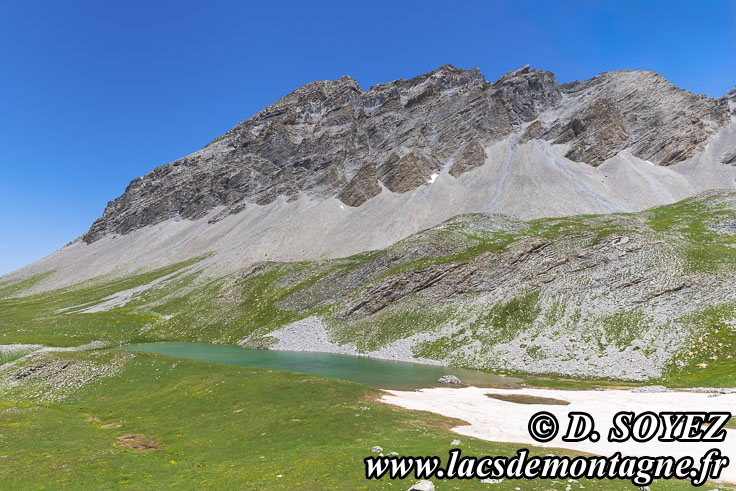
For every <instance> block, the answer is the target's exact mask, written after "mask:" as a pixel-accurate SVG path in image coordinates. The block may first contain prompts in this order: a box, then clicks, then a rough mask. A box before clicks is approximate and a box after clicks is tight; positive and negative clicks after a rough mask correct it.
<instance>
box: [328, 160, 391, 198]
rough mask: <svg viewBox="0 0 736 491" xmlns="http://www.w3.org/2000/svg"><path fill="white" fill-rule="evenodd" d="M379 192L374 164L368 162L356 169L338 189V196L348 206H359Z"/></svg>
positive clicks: (379, 187)
mask: <svg viewBox="0 0 736 491" xmlns="http://www.w3.org/2000/svg"><path fill="white" fill-rule="evenodd" d="M380 192H381V186H380V185H379V184H378V177H377V176H376V164H374V163H373V162H369V163H367V164H365V165H364V166H363V167H361V168H360V170H358V173H357V174H355V176H353V178H352V179H351V180H350V182H349V183H348V184H347V185H346V186H345V187H344V188H343V189H342V190H341V191H340V194H339V195H338V198H339V199H340V201H342V202H343V203H345V204H346V205H348V206H360V205H362V204H363V203H365V202H366V201H368V200H369V199H371V198H372V197H374V196H376V195H378V194H379V193H380Z"/></svg>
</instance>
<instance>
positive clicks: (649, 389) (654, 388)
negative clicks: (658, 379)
mask: <svg viewBox="0 0 736 491" xmlns="http://www.w3.org/2000/svg"><path fill="white" fill-rule="evenodd" d="M631 392H637V393H654V394H656V393H662V392H672V391H671V390H670V389H668V388H667V387H665V386H664V385H645V386H643V387H637V388H635V389H633V390H632V391H631Z"/></svg>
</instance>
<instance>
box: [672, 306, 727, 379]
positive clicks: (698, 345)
mask: <svg viewBox="0 0 736 491" xmlns="http://www.w3.org/2000/svg"><path fill="white" fill-rule="evenodd" d="M680 321H681V322H683V323H685V324H689V325H692V326H693V331H692V334H691V336H690V338H689V339H688V341H687V343H686V344H685V346H684V347H683V349H682V350H680V352H679V353H678V354H677V356H676V357H675V358H674V359H673V361H672V363H671V364H670V366H669V367H668V369H667V371H666V373H665V376H664V377H663V381H664V382H665V383H666V384H667V385H671V386H675V387H696V386H708V387H734V386H736V304H733V303H729V304H722V305H718V306H713V307H707V308H705V309H703V310H701V311H699V312H696V313H694V314H692V315H689V316H686V317H685V318H683V319H680Z"/></svg>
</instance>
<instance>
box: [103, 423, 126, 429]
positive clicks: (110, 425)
mask: <svg viewBox="0 0 736 491" xmlns="http://www.w3.org/2000/svg"><path fill="white" fill-rule="evenodd" d="M121 426H123V425H121V424H120V423H108V424H106V425H102V426H100V428H104V429H106V430H109V429H110V428H120V427H121Z"/></svg>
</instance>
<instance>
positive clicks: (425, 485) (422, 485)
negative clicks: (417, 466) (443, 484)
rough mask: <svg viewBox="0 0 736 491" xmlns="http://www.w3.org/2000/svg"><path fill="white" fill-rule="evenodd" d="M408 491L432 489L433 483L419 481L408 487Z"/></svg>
mask: <svg viewBox="0 0 736 491" xmlns="http://www.w3.org/2000/svg"><path fill="white" fill-rule="evenodd" d="M409 491H434V484H432V481H426V480H425V481H419V482H418V483H416V484H415V485H414V486H412V487H410V488H409Z"/></svg>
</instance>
